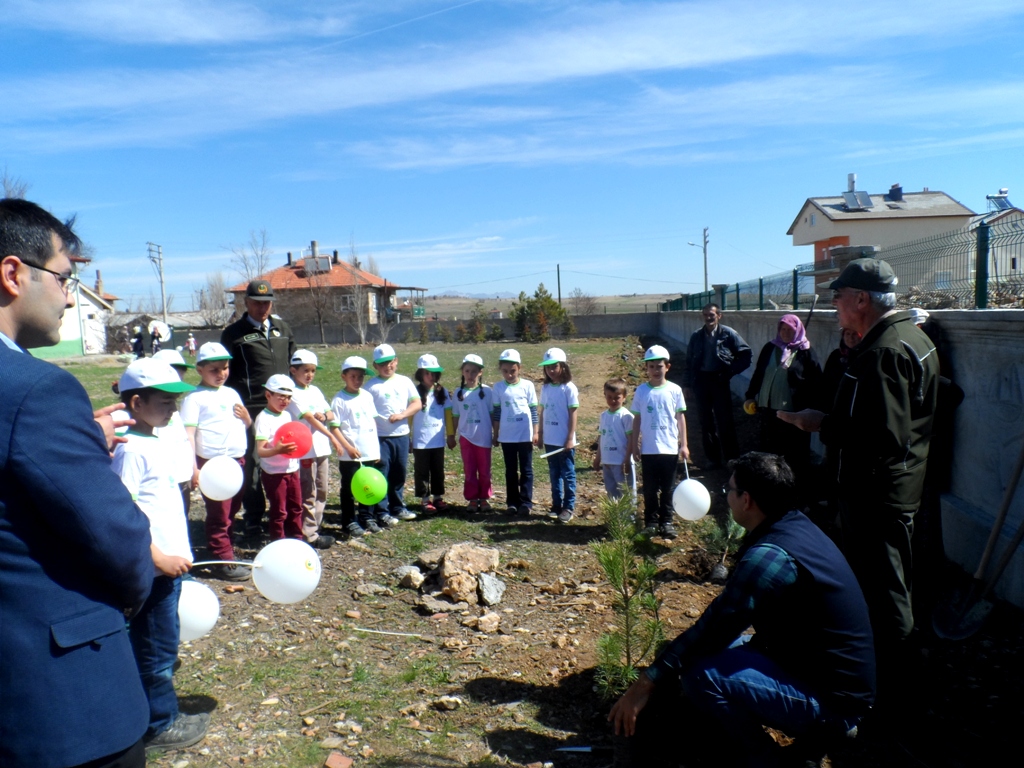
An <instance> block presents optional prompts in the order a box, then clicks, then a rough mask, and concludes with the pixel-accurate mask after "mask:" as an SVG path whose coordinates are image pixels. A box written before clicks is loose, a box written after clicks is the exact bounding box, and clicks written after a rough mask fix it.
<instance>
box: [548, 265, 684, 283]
mask: <svg viewBox="0 0 1024 768" xmlns="http://www.w3.org/2000/svg"><path fill="white" fill-rule="evenodd" d="M565 271H566V272H571V273H572V274H574V275H588V276H590V277H608V278H611V279H612V280H632V281H634V282H639V283H659V284H660V285H665V283H667V282H671V283H673V284H675V285H700V283H695V282H693V281H692V280H671V281H669V280H651V279H650V278H644V277H625V276H623V275H602V274H600V273H598V272H580V271H578V270H575V269H567V270H565Z"/></svg>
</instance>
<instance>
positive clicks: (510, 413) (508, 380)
mask: <svg viewBox="0 0 1024 768" xmlns="http://www.w3.org/2000/svg"><path fill="white" fill-rule="evenodd" d="M522 362H523V361H522V358H521V357H520V356H519V352H518V351H517V350H515V349H506V350H505V351H504V352H502V353H501V355H500V356H499V357H498V368H499V369H500V370H501V376H502V379H503V380H502V381H499V382H498V383H497V384H495V385H494V406H493V409H492V410H491V421H492V422H493V423H494V445H501V452H502V455H503V456H504V457H505V503H506V504H507V505H508V509H507V511H508V513H509V514H510V515H514V514H516V513H517V512H518V513H519V514H520V515H528V514H530V511H531V510H532V509H533V446H535V445H537V441H538V440H539V439H540V416H539V415H538V413H537V390H536V389H534V386H533V382H532V381H523V380H522V379H520V378H519V371H520V368H521V367H522Z"/></svg>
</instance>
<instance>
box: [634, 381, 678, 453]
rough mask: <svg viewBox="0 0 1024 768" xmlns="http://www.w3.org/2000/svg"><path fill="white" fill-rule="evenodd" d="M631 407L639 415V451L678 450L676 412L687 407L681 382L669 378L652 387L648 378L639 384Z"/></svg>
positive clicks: (659, 451)
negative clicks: (674, 381) (674, 382)
mask: <svg viewBox="0 0 1024 768" xmlns="http://www.w3.org/2000/svg"><path fill="white" fill-rule="evenodd" d="M629 410H631V411H632V412H633V413H634V414H637V415H639V416H640V444H641V445H640V453H642V454H645V455H651V454H656V453H657V454H667V453H679V424H678V423H677V422H676V414H678V413H682V412H683V411H685V410H686V401H685V400H684V399H683V390H682V389H681V388H680V386H679V385H678V384H673V383H672V382H671V381H666V382H665V383H664V384H662V385H661V386H660V387H652V386H651V385H650V384H649V383H647V382H646V381H645V382H644V383H643V384H641V385H640V386H639V387H637V388H636V393H635V394H634V395H633V404H632V405H630V407H629Z"/></svg>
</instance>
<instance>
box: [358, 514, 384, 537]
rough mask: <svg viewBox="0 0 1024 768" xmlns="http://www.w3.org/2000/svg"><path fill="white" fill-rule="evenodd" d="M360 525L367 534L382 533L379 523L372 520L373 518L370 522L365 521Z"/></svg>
mask: <svg viewBox="0 0 1024 768" xmlns="http://www.w3.org/2000/svg"><path fill="white" fill-rule="evenodd" d="M359 525H360V526H361V527H362V528H363V531H364V532H366V533H380V532H381V527H380V526H379V525H377V521H376V520H374V519H372V518H371V519H369V520H364V521H363V522H362V523H360V524H359Z"/></svg>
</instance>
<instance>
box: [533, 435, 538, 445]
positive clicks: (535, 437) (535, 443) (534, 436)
mask: <svg viewBox="0 0 1024 768" xmlns="http://www.w3.org/2000/svg"><path fill="white" fill-rule="evenodd" d="M533 444H534V445H540V432H534V433H533Z"/></svg>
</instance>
